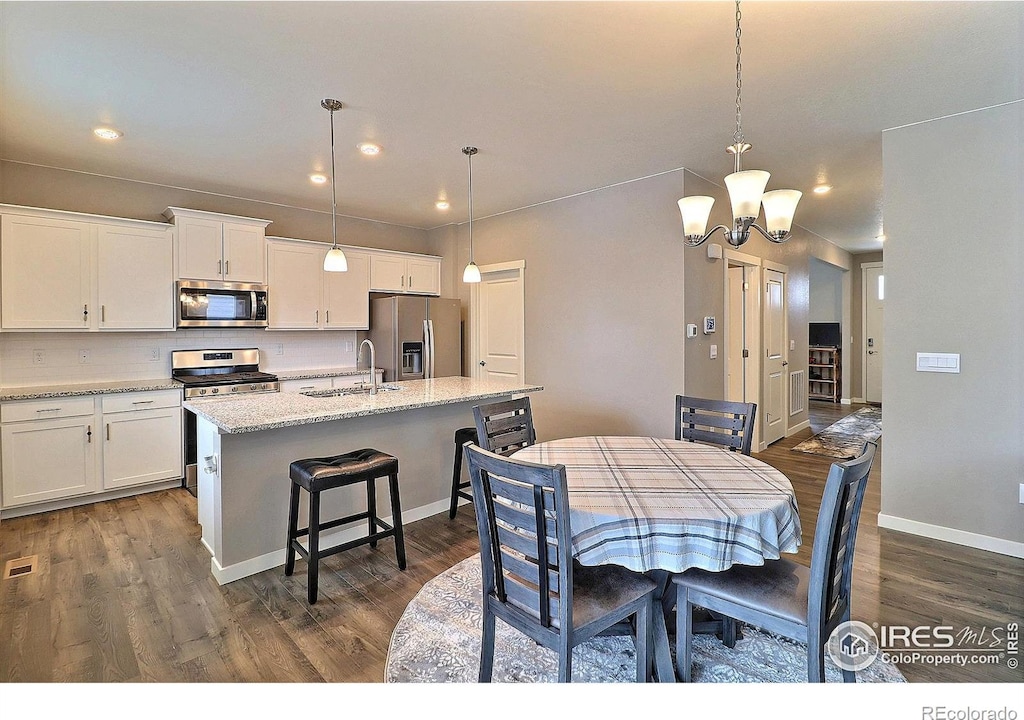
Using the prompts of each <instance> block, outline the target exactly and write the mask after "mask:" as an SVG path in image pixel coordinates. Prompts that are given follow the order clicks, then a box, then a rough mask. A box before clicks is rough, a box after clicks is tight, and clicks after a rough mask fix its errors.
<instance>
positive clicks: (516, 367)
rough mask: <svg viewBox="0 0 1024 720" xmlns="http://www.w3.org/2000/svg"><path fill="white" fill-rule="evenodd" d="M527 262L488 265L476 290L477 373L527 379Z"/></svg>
mask: <svg viewBox="0 0 1024 720" xmlns="http://www.w3.org/2000/svg"><path fill="white" fill-rule="evenodd" d="M524 269H525V265H524V263H521V262H518V263H503V264H500V265H485V266H483V267H481V268H480V283H479V285H475V286H474V288H473V292H472V299H471V306H470V312H471V313H472V318H471V320H472V322H473V327H474V333H473V336H474V337H473V339H474V352H473V353H472V358H473V363H474V367H473V373H472V374H473V376H474V377H477V378H484V379H488V378H497V379H503V380H515V381H517V382H520V383H523V382H525V375H526V355H525V344H526V341H525V338H526V333H525V328H526V325H525V298H526V295H525V288H524V277H523V274H524Z"/></svg>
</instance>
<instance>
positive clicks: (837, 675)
mask: <svg viewBox="0 0 1024 720" xmlns="http://www.w3.org/2000/svg"><path fill="white" fill-rule="evenodd" d="M480 589H481V580H480V556H479V555H474V556H473V557H470V558H467V559H466V560H463V561H462V562H460V563H459V564H458V565H456V566H454V567H452V568H449V569H448V570H446V571H445V572H443V573H441V574H440V575H438V576H437V577H436V578H434V579H433V580H431V581H429V582H428V583H427V584H425V585H424V586H423V587H422V588H421V589H420V592H419V593H418V594H417V595H416V597H414V598H413V599H412V601H411V602H410V603H409V605H408V607H406V609H405V612H404V613H403V614H402V617H401V618H400V619H399V621H398V625H397V626H396V627H395V631H394V633H393V634H392V636H391V645H390V647H389V648H388V657H387V662H386V664H385V667H384V680H385V682H390V683H465V682H476V681H477V672H478V671H479V660H480V595H481V592H480ZM496 625H497V628H496V632H495V635H496V637H495V651H494V675H493V680H494V682H524V683H532V682H555V680H556V679H557V676H558V657H557V655H556V654H555V652H554V651H551V650H548V649H546V648H543V647H540V646H539V645H537V644H536V643H534V642H533V641H532V640H530V639H529V638H527V637H526V636H525V635H523V634H521V633H520V632H518V631H517V630H515V629H513V628H512V627H511V626H509V625H506V624H505V623H504V622H502V621H501V620H498V621H497V623H496ZM693 652H694V662H693V681H694V682H705V683H708V682H730V683H732V682H735V683H739V682H806V681H807V660H806V652H807V650H806V646H805V645H803V644H801V643H796V642H793V641H791V640H788V639H785V638H780V637H776V636H774V635H770V634H768V633H766V632H762V631H760V630H757V629H755V628H752V627H750V626H744V627H743V638H742V639H741V640H738V641H737V642H736V647H735V648H733V649H731V650H730V649H729V648H727V647H725V646H724V645H722V643H721V641H720V640H718V639H717V638H715V637H713V636H710V635H698V636H696V637H695V638H694V649H693ZM635 657H636V655H635V651H634V646H633V641H632V640H631V639H630V638H628V637H597V638H594V639H593V640H590V641H588V642H586V643H584V644H582V645H580V646H579V647H577V648H576V649H575V650H574V651H573V666H572V679H573V682H608V683H611V682H623V683H628V682H634V681H635V673H636V660H635ZM825 662H826V665H825V676H826V679H827V681H828V682H842V674H841V672H840V670H839V668H837V667H836V666H835V665H833V664H832V662H831V660H828V659H827V656H826V661H825ZM857 681H858V682H906V680H905V679H904V677H903V675H902V674H901V673H900V671H899V670H898V669H896V667H895V666H893V665H890V664H888V663H883V662H880V661H876V662H875V663H873V664H872V665H870V666H869V667H868V668H866V669H864V670H862V671H860V672H858V673H857Z"/></svg>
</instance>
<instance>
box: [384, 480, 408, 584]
mask: <svg viewBox="0 0 1024 720" xmlns="http://www.w3.org/2000/svg"><path fill="white" fill-rule="evenodd" d="M388 485H389V486H390V488H391V524H392V526H393V527H394V528H395V554H396V555H397V556H398V569H399V570H405V533H404V532H403V531H402V502H401V500H400V499H399V496H398V474H397V473H394V474H392V475H390V476H389V477H388Z"/></svg>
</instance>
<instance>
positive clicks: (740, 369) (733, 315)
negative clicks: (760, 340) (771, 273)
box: [725, 265, 748, 402]
mask: <svg viewBox="0 0 1024 720" xmlns="http://www.w3.org/2000/svg"><path fill="white" fill-rule="evenodd" d="M743 272H744V268H743V266H742V265H736V266H731V267H729V269H728V270H727V271H726V278H727V279H728V282H727V285H726V292H727V293H728V312H727V318H728V321H727V324H726V326H725V327H726V339H725V347H726V361H725V368H726V370H725V399H726V400H730V401H732V402H743V397H744V389H745V388H744V380H745V379H746V378H745V375H746V373H745V370H746V367H747V359H748V358H746V357H744V352H743V351H744V349H745V343H744V339H745V337H746V326H747V324H746V312H745V309H746V303H745V302H744V297H745V295H746V290H745V288H744V284H745V283H746V280H745V279H744V277H743Z"/></svg>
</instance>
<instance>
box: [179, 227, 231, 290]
mask: <svg viewBox="0 0 1024 720" xmlns="http://www.w3.org/2000/svg"><path fill="white" fill-rule="evenodd" d="M174 224H175V227H177V229H178V277H179V278H184V279H188V280H221V279H222V278H223V273H224V268H223V247H222V243H221V231H222V229H223V225H224V223H221V222H218V221H216V220H205V219H202V218H189V217H181V218H177V219H176V220H175V223H174Z"/></svg>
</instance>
